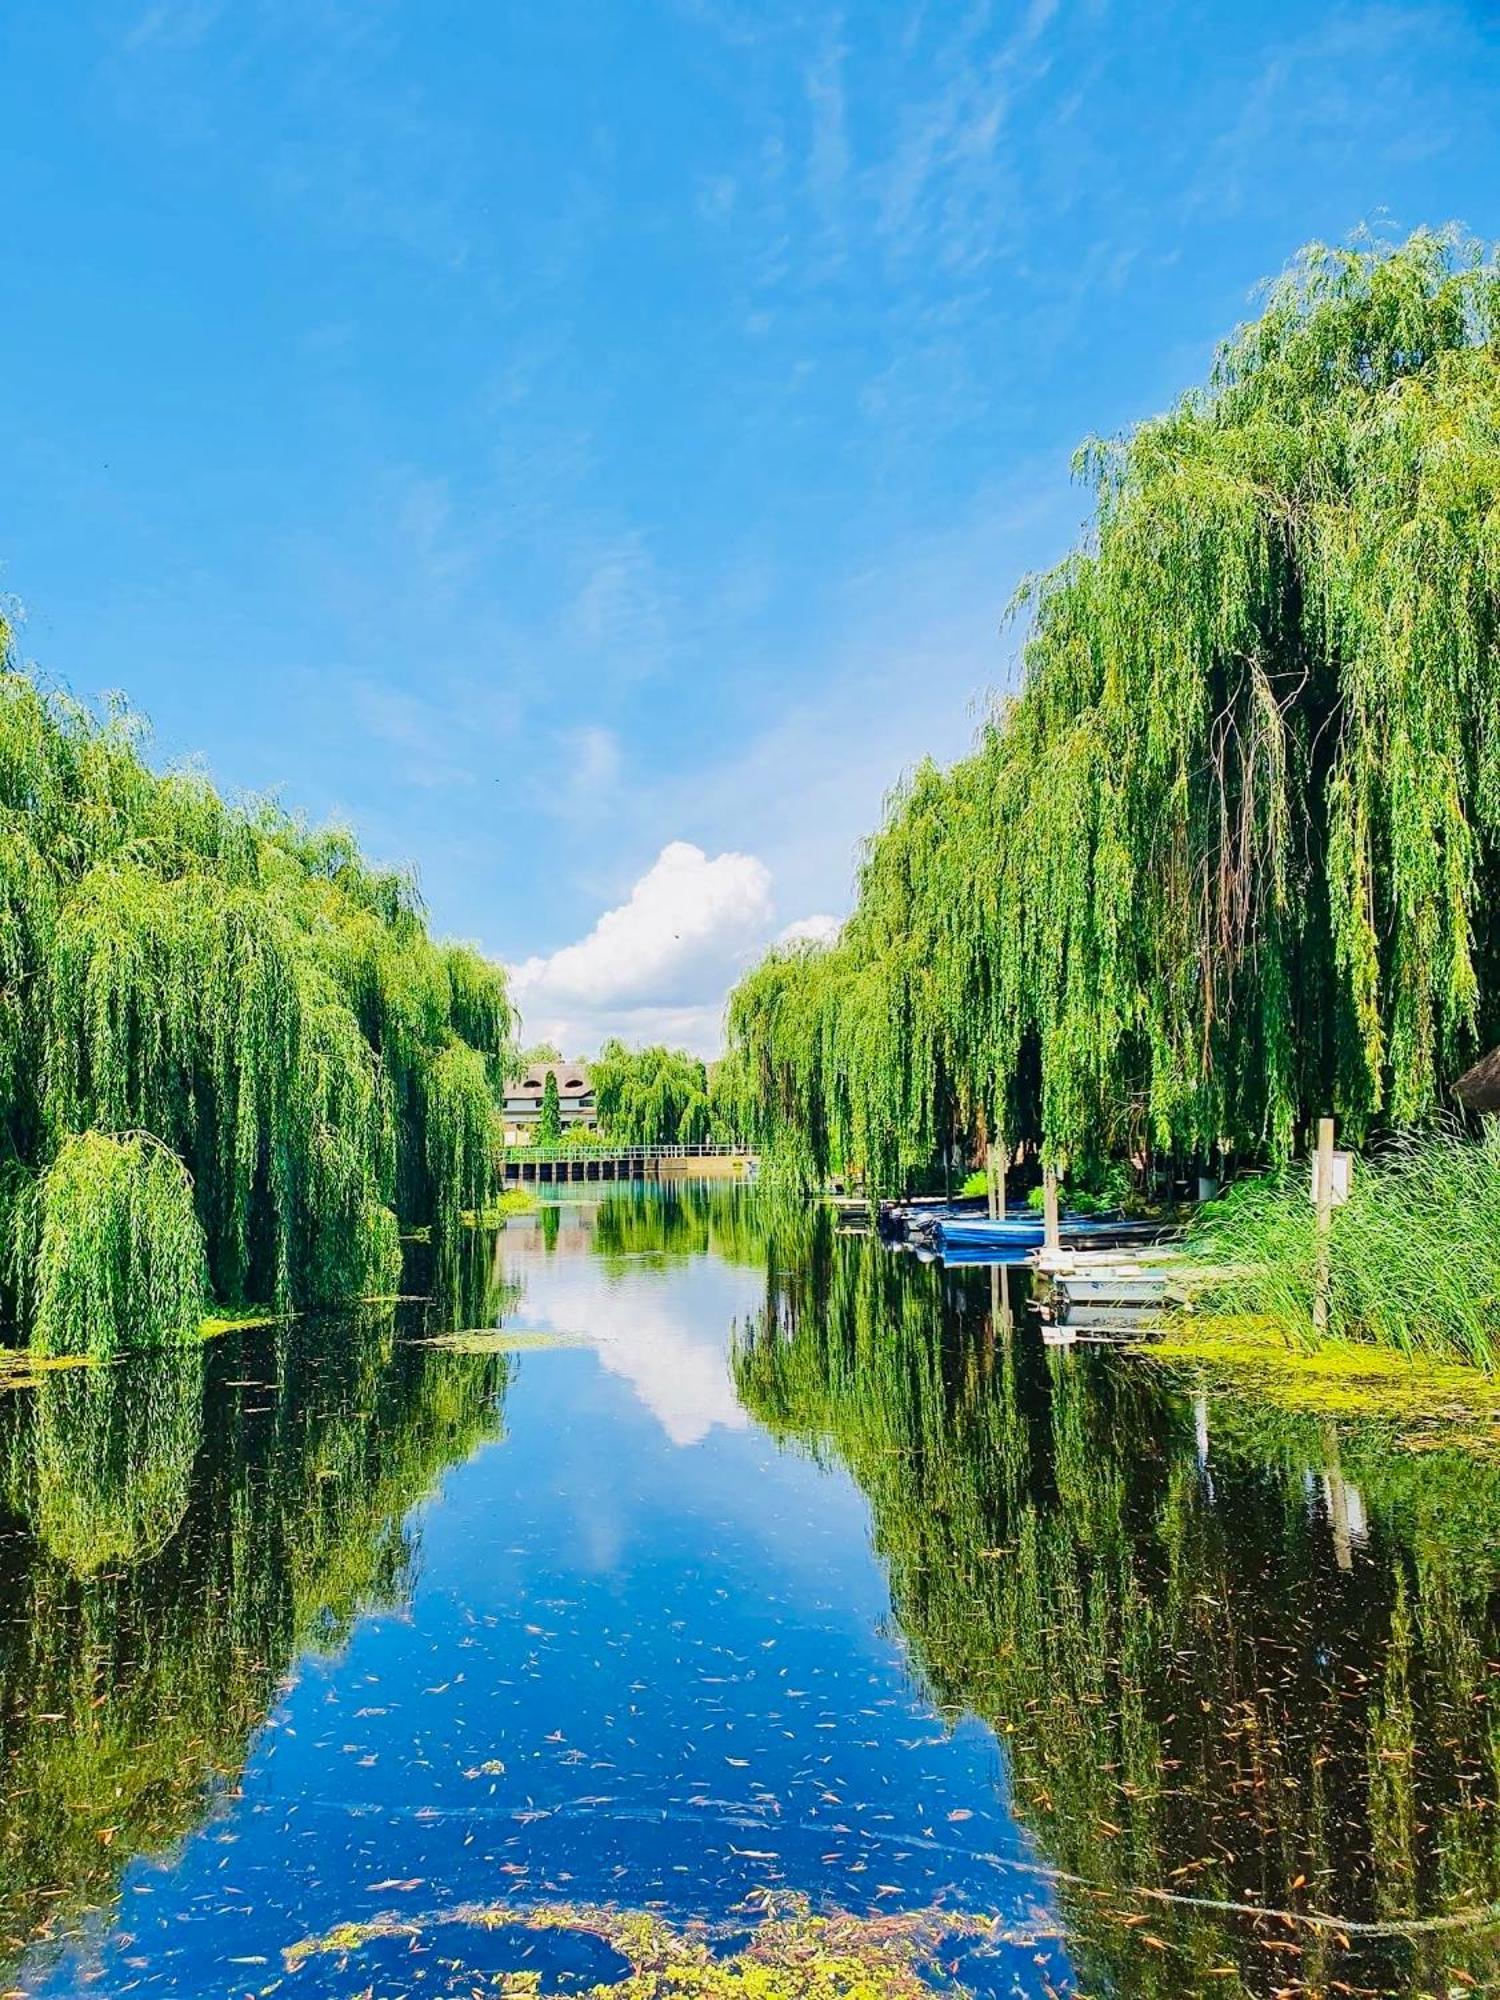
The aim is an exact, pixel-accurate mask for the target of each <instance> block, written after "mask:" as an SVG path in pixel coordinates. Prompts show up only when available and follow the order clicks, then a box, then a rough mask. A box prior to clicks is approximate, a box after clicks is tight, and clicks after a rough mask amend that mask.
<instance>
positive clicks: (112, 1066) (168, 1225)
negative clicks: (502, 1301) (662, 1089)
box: [0, 622, 514, 1352]
mask: <svg viewBox="0 0 1500 2000" xmlns="http://www.w3.org/2000/svg"><path fill="white" fill-rule="evenodd" d="M142 750H143V733H142V729H141V726H140V724H139V723H138V722H137V721H136V719H135V718H133V717H132V716H131V715H130V714H129V713H128V712H126V711H125V710H123V709H120V708H114V709H111V710H110V711H109V712H108V713H107V714H106V715H104V716H103V717H99V716H97V715H95V714H93V713H92V712H91V711H89V710H87V709H85V708H84V707H82V706H81V705H80V704H78V703H77V702H75V701H73V700H71V699H70V698H69V697H67V696H66V695H64V694H61V693H59V692H57V691H47V690H44V689H43V688H42V687H40V686H39V685H38V684H37V682H36V681H35V680H34V679H33V678H32V677H30V676H29V675H27V674H25V673H23V672H21V671H19V669H18V668H17V667H16V665H15V662H14V656H13V653H12V650H11V645H10V637H9V634H8V632H7V631H6V628H5V627H4V624H3V622H0V1317H3V1318H5V1319H6V1320H8V1321H9V1322H10V1323H11V1324H13V1325H14V1326H16V1327H17V1328H19V1330H20V1331H21V1332H22V1333H23V1334H27V1335H34V1336H35V1338H36V1339H37V1340H38V1341H40V1342H42V1343H44V1344H46V1345H47V1346H48V1347H49V1348H51V1349H53V1350H54V1351H58V1352H74V1351H87V1352H104V1351H113V1349H114V1348H115V1347H117V1346H120V1345H123V1344H127V1343H130V1342H133V1341H136V1340H140V1339H146V1340H152V1339H156V1338H159V1337H162V1336H163V1335H164V1334H165V1333H166V1332H167V1331H168V1330H170V1329H174V1328H177V1327H178V1326H179V1325H180V1324H181V1316H182V1314H184V1313H186V1312H187V1310H188V1304H189V1300H190V1297H191V1298H196V1299H197V1300H198V1301H199V1302H200V1304H201V1302H202V1300H203V1299H204V1297H205V1296H206V1295H209V1294H211V1295H212V1296H213V1297H215V1298H217V1299H218V1300H219V1301H220V1302H222V1303H224V1304H229V1305H235V1304H241V1303H251V1302H260V1301H274V1302H275V1303H276V1304H278V1305H280V1306H283V1307H298V1306H310V1305H318V1304H323V1303H328V1302H332V1301H335V1300H338V1299H341V1298H348V1297H351V1296H358V1295H364V1294H369V1293H372V1292H375V1293H384V1292H389V1291H390V1290H392V1289H393V1287H394V1284H395V1281H396V1271H397V1264H398V1259H399V1246H398V1236H399V1231H400V1228H401V1227H402V1226H403V1225H404V1226H406V1227H415V1226H419V1225H426V1224H430V1225H431V1226H432V1227H433V1228H434V1229H435V1230H436V1231H437V1232H438V1233H439V1234H444V1233H447V1234H450V1235H451V1234H452V1233H453V1232H454V1231H456V1230H457V1229H458V1228H460V1227H461V1226H462V1220H463V1217H464V1216H465V1215H466V1214H467V1213H468V1212H469V1211H470V1210H474V1209H478V1208H481V1207H483V1205H484V1203H485V1201H486V1200H487V1199H488V1196H489V1194H490V1193H491V1192H492V1185H493V1178H494V1174H493V1169H494V1161H495V1157H496V1153H497V1144H496V1141H497V1128H498V1118H497V1114H496V1109H495V1106H496V1093H497V1090H498V1086H499V1083H500V1081H501V1079H502V1078H503V1076H504V1074H505V1070H506V1066H507V1060H508V1052H509V1049H510V1043H511V1038H512V1032H513V1027H514V1016H513V1012H512V1008H511V1004H510V998H509V994H508V990H507V986H506V981H505V975H504V973H503V971H502V969H501V968H500V967H499V966H497V965H495V964H493V963H491V962H490V961H489V960H487V959H485V958H484V957H483V956H482V955H481V954H480V953H479V952H477V951H475V950H474V949H472V948H471V947H469V946H464V945H454V944H443V943H440V942H437V941H436V940H434V939H433V938H432V937H431V936H430V935H429V932H428V929H427V925H426V922H425V920H424V915H423V910H422V905H421V900H420V898H419V896H418V894H417V891H416V888H415V885H414V883H413V882H412V879H411V878H410V876H409V875H407V874H406V873H404V872H402V871H399V870H383V869H378V868H374V867H372V866H371V865H370V864H369V863H368V862H367V861H366V860H365V859H364V857H363V856H362V855H361V854H360V852H359V850H358V848H357V847H356V845H355V843H354V841H353V840H352V838H351V837H350V836H349V835H348V834H347V833H344V832H342V831H341V830H339V829H326V830H321V831H313V830H310V829H309V828H307V827H306V826H304V825H303V824H302V823H301V822H300V821H298V820H296V819H293V818H290V817H289V816H288V815H286V814H285V813H283V812H281V811H279V810H277V809H275V808H274V807H271V806H269V805H265V804H255V803H252V804H248V805H230V804H227V803H226V802H225V801H224V800H223V799H221V798H220V797H219V795H218V794H217V793H216V792H215V791H214V789H213V787H212V786H211V785H210V784H209V783H208V782H207V781H206V780H205V779H203V778H201V777H199V776H196V775H188V774H184V773H167V774H161V773H158V772H156V771H153V770H152V769H151V767H150V766H149V765H148V763H147V762H146V761H145V758H144V756H143V754H142ZM120 1134H126V1135H130V1136H128V1137H125V1138H120V1137H118V1136H117V1135H120ZM189 1217H191V1219H192V1223H193V1230H192V1231H190V1230H188V1228H187V1220H188V1218H189ZM194 1231H196V1236H195V1237H194V1235H193V1232H194ZM190 1266H191V1272H190ZM205 1274H206V1275H205ZM194 1317H196V1315H194Z"/></svg>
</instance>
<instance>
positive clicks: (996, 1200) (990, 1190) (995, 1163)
mask: <svg viewBox="0 0 1500 2000" xmlns="http://www.w3.org/2000/svg"><path fill="white" fill-rule="evenodd" d="M985 1166H986V1168H987V1169H988V1179H989V1185H988V1187H987V1189H986V1193H987V1194H988V1196H989V1213H990V1221H991V1222H999V1221H1003V1220H1004V1217H1005V1144H1004V1141H1003V1140H1002V1141H1001V1142H1000V1143H998V1144H996V1145H992V1146H991V1147H990V1149H989V1151H988V1153H987V1154H986V1156H985Z"/></svg>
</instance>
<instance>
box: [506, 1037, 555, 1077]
mask: <svg viewBox="0 0 1500 2000" xmlns="http://www.w3.org/2000/svg"><path fill="white" fill-rule="evenodd" d="M562 1059H563V1052H562V1050H561V1049H560V1048H558V1046H557V1044H556V1043H555V1042H535V1043H533V1045H532V1046H531V1047H530V1048H529V1049H522V1050H521V1051H520V1052H519V1054H518V1055H517V1056H516V1069H517V1070H518V1071H524V1070H528V1069H538V1068H540V1066H541V1065H542V1064H543V1063H560V1062H561V1061H562Z"/></svg>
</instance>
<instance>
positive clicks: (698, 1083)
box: [589, 1039, 710, 1146]
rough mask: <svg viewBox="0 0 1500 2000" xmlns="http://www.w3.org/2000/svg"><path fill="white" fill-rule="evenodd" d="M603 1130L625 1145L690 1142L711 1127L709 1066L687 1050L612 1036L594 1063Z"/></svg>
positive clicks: (702, 1136) (695, 1141) (696, 1141)
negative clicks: (629, 1043) (633, 1044)
mask: <svg viewBox="0 0 1500 2000" xmlns="http://www.w3.org/2000/svg"><path fill="white" fill-rule="evenodd" d="M589 1074H590V1076H591V1078H592V1081H593V1085H594V1102H595V1104H596V1106H597V1107H598V1112H599V1129H600V1131H601V1132H603V1133H604V1134H605V1136H606V1137H607V1138H610V1139H612V1140H614V1141H616V1142H617V1143H618V1144H619V1145H622V1146H690V1145H697V1144H700V1143H701V1142H702V1141H703V1140H705V1139H707V1137H708V1135H709V1127H710V1110H709V1092H708V1070H707V1068H706V1067H705V1065H704V1064H703V1063H702V1062H701V1061H700V1060H699V1058H698V1057H697V1056H692V1055H689V1054H688V1052H687V1051H686V1049H667V1048H662V1047H660V1046H653V1047H651V1048H644V1049H631V1048H627V1047H626V1046H625V1044H624V1043H623V1042H621V1041H618V1040H613V1039H612V1040H610V1041H607V1042H606V1043H605V1044H604V1046H603V1048H602V1049H600V1051H599V1054H598V1055H597V1057H596V1058H595V1059H594V1062H593V1063H592V1065H591V1066H590V1071H589Z"/></svg>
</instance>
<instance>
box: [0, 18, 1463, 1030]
mask: <svg viewBox="0 0 1500 2000" xmlns="http://www.w3.org/2000/svg"><path fill="white" fill-rule="evenodd" d="M0 75H3V77H4V78H5V85H6V88H5V112H4V117H3V121H0V194H3V200H4V209H3V212H4V214H5V217H6V236H7V246H6V248H7V255H6V259H5V268H6V277H7V283H6V292H7V299H6V309H5V311H4V312H3V313H0V437H3V440H4V466H5V477H4V480H3V485H0V589H3V590H4V591H5V592H6V593H7V594H8V596H9V597H10V598H11V599H12V600H13V602H14V604H15V605H16V606H17V607H18V608H19V611H20V613H21V614H22V615H21V622H20V631H19V643H20V650H21V653H22V655H23V657H24V658H25V659H27V660H28V661H30V662H34V663H35V664H36V665H37V666H38V667H40V668H41V669H42V670H43V671H44V672H46V673H49V674H51V675H54V676H56V677H58V678H61V679H63V680H65V681H67V682H68V683H69V684H70V685H71V686H73V687H74V688H75V689H76V690H77V691H79V692H82V693H92V692H95V691H97V690H100V689H105V688H122V689H124V690H126V691H127V692H128V694H129V695H130V697H131V698H132V700H133V701H134V702H135V703H136V704H137V705H138V706H139V707H141V708H143V709H144V710H145V711H146V712H147V713H148V714H149V715H150V717H151V718H152V720H153V722H154V723H155V726H156V732H157V754H158V755H159V756H160V757H161V758H162V759H164V760H165V759H176V758H180V757H182V756H185V755H188V754H190V753H199V754H201V756H202V757H203V758H204V759H205V760H206V762H207V764H208V766H209V767H210V769H211V770H212V771H213V772H214V774H215V775H216V776H217V777H218V778H219V779H220V780H221V782H223V783H224V784H225V785H226V786H227V787H229V788H230V789H232V790H242V789H243V790H250V791H256V790H265V789H272V788H274V789H277V790H278V791H279V792H280V795H281V796H282V797H283V799H284V800H285V801H286V802H287V803H288V804H290V805H294V806H296V807H298V808H300V809H303V810H305V811H306V812H308V813H309V814H310V815H312V816H313V817H315V818H325V817H328V816H338V817H342V818H346V819H348V820H350V821H351V822H352V823H353V824H354V825H355V826H356V827H357V829H358V830H359V832H360V834H361V836H362V837H363V838H364V840H365V842H366V843H367V845H368V846H369V847H370V848H371V849H372V850H373V851H374V852H375V853H376V854H378V855H379V856H381V857H382V858H387V859H410V860H413V861H415V862H416V863H417V864H418V866H419V868H420V871H421V876H422V881H423V884H424V887H425V890H426V893H427V896H428V900H429V903H430V905H431V909H432V912H433V916H434V920H435V922H436V923H437V925H438V926H439V927H440V928H442V929H443V930H445V931H451V932H455V933H457V934H460V935H463V936H469V937H474V938H477V939H479V940H480V941H481V942H482V943H483V944H484V945H485V947H486V948H487V949H489V950H491V951H493V952H495V953H496V954H498V955H500V956H502V957H504V958H505V959H507V960H508V961H510V962H512V963H524V971H523V974H522V977H521V981H520V987H521V992H522V995H523V999H524V1001H525V1005H526V1009H527V1015H528V1024H529V1025H530V1026H531V1027H532V1028H533V1029H534V1030H536V1031H537V1032H541V1031H543V1030H546V1029H551V1030H553V1031H555V1032H557V1033H559V1034H560V1035H561V1036H562V1038H563V1039H564V1040H565V1041H566V1042H567V1043H568V1044H569V1046H570V1048H571V1049H573V1050H574V1051H582V1050H585V1049H587V1048H588V1047H590V1046H592V1044H593V1043H594V1042H595V1041H596V1040H597V1038H598V1035H599V1034H600V1033H602V1032H604V1031H605V1030H606V1029H611V1028H619V1029H623V1030H624V1031H626V1032H627V1033H631V1034H634V1035H656V1034H662V1033H665V1034H667V1035H669V1036H671V1037H673V1038H678V1037H680V1038H684V1039H688V1040H690V1041H692V1042H694V1043H695V1044H696V1045H698V1046H701V1047H703V1048H705V1049H711V1048H712V1047H713V1045H714V1043H715V1041H716V1039H717V1021H718V1016H719V1007H720V1002H721V999H722V994H723V991H724V988H725V986H726V984H727V982H728V980H729V979H730V978H731V977H732V976H733V973H734V971H735V969H736V968H737V966H739V965H740V964H742V963H743V962H745V960H746V958H747V957H748V956H749V955H751V954H753V953H754V952H756V951H757V950H758V949H759V948H760V947H761V946H762V945H763V944H764V943H765V941H766V940H767V939H768V938H770V937H772V936H774V935H776V934H777V933H779V932H780V931H781V930H782V929H783V928H784V927H785V926H787V925H788V924H795V923H799V922H802V921H805V920H809V919H814V918H820V917H821V918H827V917H829V916H836V915H838V914H839V913H841V912H842V911H843V910H844V909H846V908H847V905H848V900H849V894H850V883H851V874H852V868H853V864H854V858H855V853H856V848H857V843H858V841H859V838H860V837H861V835H863V834H864V833H865V832H867V831H868V830H869V829H870V828H871V827H872V825H873V824H874V823H875V821H876V820H877V818H878V815H879V812H880V807H881V801H882V798H883V796H884V794H885V793H886V791H887V790H888V788H889V787H890V785H891V784H892V782H893V781H894V780H895V779H896V777H897V776H898V774H899V773H900V771H901V770H902V768H903V767H905V766H907V765H909V764H910V763H911V762H912V761H914V760H915V759H916V758H918V757H920V756H922V755H924V754H927V753H931V754H934V755H937V756H939V757H943V758H947V757H951V756H953V755H955V754H957V753H958V752H959V751H961V750H962V748H963V747H964V745H965V744H966V742H967V740H968V738H969V736H970V733H971V731H972V728H973V725H974V719H975V712H976V708H975V704H976V702H979V701H982V700H983V698H984V694H985V691H986V690H987V689H993V688H995V687H997V686H1001V685H1003V684H1004V683H1005V681H1006V678H1007V675H1008V673H1009V670H1010V665H1011V658H1012V646H1013V641H1012V639H1011V638H1009V637H1008V636H1006V635H1005V634H1004V633H1002V630H1001V616H1002V612H1003V610H1004V607H1005V604H1006V602H1007V600H1008V599H1009V597H1010V595H1011V592H1012V590H1013V588H1014V586H1015V584H1016V582H1017V581H1018V579H1019V578H1020V577H1021V576H1022V575H1023V574H1024V573H1025V572H1026V571H1027V570H1028V569H1031V568H1034V567H1036V566H1038V565H1041V564H1045V563H1048V562H1051V561H1053V560H1055V559H1056V558H1057V557H1059V556H1060V555H1061V554H1062V553H1063V552H1064V551H1065V550H1066V548H1067V547H1068V545H1069V544H1070V542H1071V541H1072V540H1073V539H1074V537H1075V535H1076V533H1077V531H1078V527H1079V524H1080V522H1081V519H1082V517H1083V515H1084V512H1085V498H1084V496H1083V495H1082V494H1081V493H1080V491H1079V490H1078V489H1077V488H1076V487H1074V486H1073V485H1072V484H1071V483H1070V480H1069V473H1068V465H1069V458H1070V454H1071V451H1072V448H1073V447H1074V445H1075V444H1076V443H1077V442H1078V440H1079V439H1080V438H1081V437H1082V436H1084V435H1085V434H1087V433H1089V432H1091V431H1111V430H1115V429H1118V428H1121V427H1123V426H1125V425H1127V424H1129V423H1130V422H1132V421H1133V420H1135V419H1136V418H1138V417H1141V416H1144V415H1147V414H1149V413H1150V412H1152V411H1154V410H1156V409H1158V408H1160V407H1161V406H1162V405H1163V404H1165V403H1166V402H1167V401H1169V400H1170V399H1171V398H1172V396H1173V395H1174V394H1175V393H1176V392H1177V391H1178V390H1179V389H1180V388H1182V387H1183V386H1184V385H1185V384H1186V383H1188V382H1190V381H1193V380H1195V379H1198V378H1200V377H1201V376H1202V374H1203V372H1204V369H1205V367H1206V365H1207V363H1208V360H1209V357H1210V353H1211V350H1212V346H1213V343H1214V341H1215V339H1216V338H1217V337H1218V336H1219V335H1220V334H1222V333H1223V332H1225V331H1226V330H1227V329H1228V328H1229V327H1230V326H1231V325H1232V324H1233V322H1234V321H1235V320H1236V319H1237V318H1239V317H1242V316H1243V315H1244V313H1245V312H1246V311H1247V310H1248V309H1249V305H1250V295H1251V292H1252V289H1253V287H1254V286H1255V284H1256V282H1257V281H1258V280H1259V279H1261V278H1262V277H1264V276H1265V275H1267V274H1269V273H1271V272H1274V271H1275V270H1277V269H1279V268H1280V267H1281V266H1282V265H1283V264H1284V263H1285V261H1286V260H1287V258H1288V257H1289V256H1290V255H1291V253H1292V252H1293V251H1294V250H1295V249H1296V248H1297V246H1298V245H1299V244H1301V243H1303V242H1304V241H1306V240H1308V239H1309V238H1312V237H1316V236H1321V237H1325V238H1333V239H1341V238H1343V237H1346V236H1347V235H1348V234H1349V233H1350V232H1351V231H1352V230H1353V229H1355V228H1356V227H1358V226H1359V225H1360V224H1362V223H1369V224H1372V225H1374V226H1376V227H1378V228H1383V229H1390V230H1399V231H1405V230H1406V229H1408V228H1410V227H1412V226H1414V225H1416V224H1418V223H1422V222H1432V223H1436V222H1442V221H1445V220H1448V219H1452V218H1457V219H1459V220H1462V221H1464V222H1466V223H1467V224H1469V225H1470V226H1471V227H1472V228H1473V229H1475V230H1476V231H1477V232H1478V233H1480V234H1481V235H1500V146H1497V143H1496V136H1495V135H1496V133H1497V132H1500V7H1497V6H1496V5H1495V0H1485V4H1476V3H1475V0H1470V4H1460V0H1450V3H1449V4H1443V0H1437V3H1436V4H1431V5H1425V4H1416V5H1411V6H1400V5H1393V6H1319V5H1316V4H1314V5H1307V4H1300V5H1291V4H1281V0H1264V4H1257V5H1254V6H1250V5H1245V4H1241V3H1240V0H1234V4H1227V0H1226V4H1219V5H1202V4H1200V5H1195V6H1189V5H1184V4H1166V0H1131V4H1129V5H1126V4H1124V0H1028V3H1027V4H1001V3H1000V0H994V4H988V5H987V4H983V0H977V4H962V0H956V4H935V3H934V0H929V3H928V4H923V0H904V3H903V4H889V5H888V4H882V0H865V4H861V5H860V6H858V7H853V6H851V7H848V8H846V9H842V10H841V9H838V8H836V7H833V6H816V5H805V4H791V0H758V4H749V0H629V4H624V0H620V4H615V5H608V4H605V0H550V4H547V5H529V4H505V5H497V4H480V0H421V4H417V0H69V4H67V5H65V6H60V5H58V4H57V0H5V5H4V7H3V8H0Z"/></svg>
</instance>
